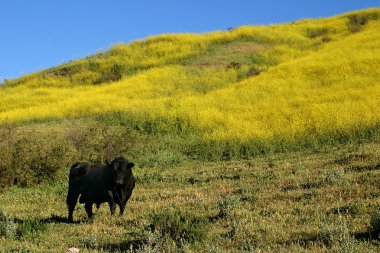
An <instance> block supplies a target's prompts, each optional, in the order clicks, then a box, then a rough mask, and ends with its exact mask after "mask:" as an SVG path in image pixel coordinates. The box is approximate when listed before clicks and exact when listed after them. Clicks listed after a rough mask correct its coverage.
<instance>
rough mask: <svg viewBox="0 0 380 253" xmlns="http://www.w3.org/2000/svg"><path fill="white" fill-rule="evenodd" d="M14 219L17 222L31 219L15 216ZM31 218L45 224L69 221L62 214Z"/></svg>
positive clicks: (20, 222)
mask: <svg viewBox="0 0 380 253" xmlns="http://www.w3.org/2000/svg"><path fill="white" fill-rule="evenodd" d="M14 220H15V222H17V223H19V224H22V223H25V222H26V221H29V220H31V219H26V220H24V219H20V218H17V217H16V218H15V219H14ZM32 220H35V221H38V222H40V223H45V224H50V223H57V224H59V223H67V224H70V222H69V220H68V219H67V217H62V216H59V215H55V214H52V215H51V216H50V217H49V218H44V219H32ZM74 223H80V221H77V222H74ZM71 224H72V223H71Z"/></svg>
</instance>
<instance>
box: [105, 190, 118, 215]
mask: <svg viewBox="0 0 380 253" xmlns="http://www.w3.org/2000/svg"><path fill="white" fill-rule="evenodd" d="M107 193H108V204H109V206H110V210H111V214H112V215H114V214H115V211H116V203H115V200H114V198H113V192H112V191H108V192H107Z"/></svg>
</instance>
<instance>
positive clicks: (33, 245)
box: [0, 144, 380, 252]
mask: <svg viewBox="0 0 380 253" xmlns="http://www.w3.org/2000/svg"><path fill="white" fill-rule="evenodd" d="M67 172H68V168H67V169H66V170H65V173H67ZM65 173H62V175H61V176H60V179H59V180H57V181H56V182H55V183H50V184H41V185H38V186H32V187H28V188H21V187H11V188H9V189H7V190H6V191H4V192H3V193H2V194H1V195H0V207H1V210H3V211H6V213H7V217H8V220H9V219H12V220H13V221H15V222H16V224H17V226H18V228H17V231H18V230H20V229H21V230H22V231H26V232H23V234H25V235H24V236H14V237H12V236H6V235H5V236H4V234H3V235H2V236H1V237H0V244H1V245H2V248H3V250H5V251H6V252H7V251H11V250H15V249H24V250H26V249H28V250H30V251H31V252H57V251H65V250H66V249H67V248H69V247H72V246H74V247H77V248H79V249H81V252H101V251H110V250H111V251H113V252H122V251H128V250H130V249H131V248H133V249H135V250H141V251H148V250H153V251H154V250H157V251H171V252H177V251H181V250H186V251H190V252H199V251H203V252H209V251H218V252H219V251H222V252H227V251H240V252H244V251H262V252H274V251H275V252H377V251H378V250H379V249H380V242H379V241H378V240H377V232H376V229H378V225H377V224H378V219H377V218H376V217H378V212H379V211H378V208H379V199H380V191H379V187H378V182H379V180H380V146H379V144H366V145H360V146H356V145H355V146H345V147H342V148H340V149H337V148H335V149H333V150H326V151H325V152H318V153H309V152H306V153H305V152H301V153H299V152H297V153H285V154H277V155H270V156H260V157H257V158H254V159H250V160H246V161H235V162H218V163H200V162H196V161H194V162H189V163H187V164H186V165H182V166H178V167H172V168H166V169H159V168H151V169H148V168H141V167H139V166H137V167H136V169H135V170H134V173H135V175H136V177H137V187H136V189H135V191H134V193H133V195H132V198H131V200H130V202H129V203H128V204H127V212H126V214H125V215H124V216H122V217H118V216H115V217H112V216H110V214H109V209H108V206H107V205H106V204H104V205H102V206H101V207H100V209H99V210H97V211H96V216H95V219H94V220H93V221H89V220H87V218H86V213H85V210H84V208H83V207H82V206H80V205H78V206H77V208H76V210H75V212H74V215H75V219H76V220H79V223H78V224H67V223H66V216H67V210H66V205H65V197H66V191H67V178H66V176H65V175H64V174H65ZM181 217H183V218H181ZM2 222H4V221H2ZM20 227H21V228H20ZM374 228H376V229H374ZM372 231H374V232H372ZM375 232H376V233H375ZM16 235H17V233H16ZM62 235H64V236H62Z"/></svg>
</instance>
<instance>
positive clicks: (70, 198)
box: [66, 190, 79, 222]
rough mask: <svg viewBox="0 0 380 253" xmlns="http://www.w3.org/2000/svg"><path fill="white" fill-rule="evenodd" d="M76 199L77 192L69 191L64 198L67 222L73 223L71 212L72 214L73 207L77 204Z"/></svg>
mask: <svg viewBox="0 0 380 253" xmlns="http://www.w3.org/2000/svg"><path fill="white" fill-rule="evenodd" d="M78 197H79V192H75V191H70V190H69V193H68V194H67V198H66V203H67V207H68V209H69V217H68V220H69V222H73V221H74V220H73V212H74V208H75V205H76V204H77V201H78Z"/></svg>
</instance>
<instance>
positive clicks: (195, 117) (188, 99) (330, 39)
mask: <svg viewBox="0 0 380 253" xmlns="http://www.w3.org/2000/svg"><path fill="white" fill-rule="evenodd" d="M379 17H380V10H379V9H369V10H364V11H360V12H355V13H348V14H345V15H341V16H337V17H333V18H325V19H317V20H300V21H295V22H291V23H288V24H281V25H271V26H244V27H239V28H234V29H231V30H229V31H218V32H212V33H206V34H178V35H176V34H168V35H161V36H157V37H150V38H147V39H145V40H141V41H135V42H133V43H131V44H127V45H124V44H118V45H115V46H113V47H112V48H111V49H110V50H109V51H107V52H104V53H100V54H98V55H95V56H91V57H87V58H85V59H82V60H79V61H73V62H69V63H67V64H64V65H61V66H58V67H54V68H51V69H47V70H44V71H41V72H38V73H33V74H30V75H27V76H23V77H20V78H18V79H15V80H7V81H6V82H5V84H4V85H2V87H1V89H0V97H1V100H0V122H1V123H2V124H5V123H7V124H9V123H15V124H22V125H33V124H35V123H41V122H42V123H46V122H57V121H60V120H62V119H78V118H82V117H86V118H88V117H91V116H92V115H93V116H94V115H103V116H104V117H105V118H106V119H112V120H113V121H118V123H121V122H122V124H124V125H128V126H130V127H132V128H133V129H137V130H139V131H141V132H143V133H148V134H159V135H161V136H171V138H172V137H173V136H177V137H178V138H182V139H181V140H185V141H182V142H183V143H186V150H184V153H188V154H189V155H192V156H196V157H199V156H201V154H200V153H203V149H199V147H201V146H202V147H207V148H206V149H207V150H210V149H211V150H213V151H210V152H214V153H215V154H216V155H215V156H216V157H220V156H225V155H226V152H227V153H228V154H227V156H228V157H246V156H249V155H251V154H257V153H260V152H263V151H264V152H265V151H268V150H284V149H294V148H295V149H297V148H303V147H315V146H320V145H323V144H325V143H326V144H332V143H342V142H344V143H345V142H352V141H363V140H374V139H376V138H378V137H379V133H380V99H379V97H380V43H379V41H380V19H379ZM106 115H107V116H106ZM169 143H170V141H169ZM207 156H213V157H214V155H210V154H208V155H207Z"/></svg>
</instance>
